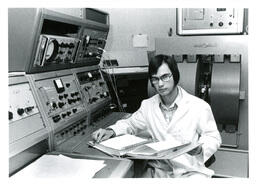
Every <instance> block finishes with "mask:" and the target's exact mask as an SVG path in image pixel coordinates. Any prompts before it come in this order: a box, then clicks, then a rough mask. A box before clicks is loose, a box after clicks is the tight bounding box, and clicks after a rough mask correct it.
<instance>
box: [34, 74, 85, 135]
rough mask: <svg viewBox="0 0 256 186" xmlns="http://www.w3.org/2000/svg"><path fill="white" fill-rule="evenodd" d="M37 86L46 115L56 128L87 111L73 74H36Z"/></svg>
mask: <svg viewBox="0 0 256 186" xmlns="http://www.w3.org/2000/svg"><path fill="white" fill-rule="evenodd" d="M33 77H34V79H35V88H36V91H37V93H38V97H39V99H40V102H41V105H42V107H43V110H44V112H45V113H46V116H47V117H48V118H50V122H51V123H53V128H54V129H55V130H56V129H57V128H58V127H59V126H62V125H63V124H65V123H68V122H69V121H70V120H71V119H72V118H73V117H75V116H79V115H80V114H81V112H82V111H85V108H84V106H83V100H82V96H81V93H80V91H79V89H78V87H77V83H76V80H75V77H74V76H73V74H66V75H65V74H63V75H58V74H55V73H49V74H48V77H44V75H42V74H41V75H40V74H37V75H34V76H33Z"/></svg>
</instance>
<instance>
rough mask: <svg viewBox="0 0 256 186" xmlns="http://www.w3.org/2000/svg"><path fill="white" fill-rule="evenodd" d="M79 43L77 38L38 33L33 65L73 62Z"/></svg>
mask: <svg viewBox="0 0 256 186" xmlns="http://www.w3.org/2000/svg"><path fill="white" fill-rule="evenodd" d="M79 43H80V40H79V39H77V38H72V37H61V36H55V35H40V39H39V43H38V47H37V52H36V58H35V61H34V65H36V66H41V67H42V66H47V65H52V64H59V65H61V64H68V63H74V62H75V58H76V53H77V49H78V46H79Z"/></svg>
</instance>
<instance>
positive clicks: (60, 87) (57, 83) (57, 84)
mask: <svg viewBox="0 0 256 186" xmlns="http://www.w3.org/2000/svg"><path fill="white" fill-rule="evenodd" d="M53 82H54V85H55V88H56V90H57V92H58V93H61V92H64V90H65V89H64V86H63V83H62V81H61V79H55V80H53Z"/></svg>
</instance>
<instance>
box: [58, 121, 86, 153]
mask: <svg viewBox="0 0 256 186" xmlns="http://www.w3.org/2000/svg"><path fill="white" fill-rule="evenodd" d="M87 127H88V120H87V117H85V118H83V119H82V120H80V121H77V122H75V123H74V124H71V125H69V126H67V127H66V128H64V129H63V130H61V131H59V132H57V133H55V134H54V146H55V148H56V147H57V146H58V145H60V144H61V143H63V142H65V141H67V140H69V139H70V138H72V137H74V136H79V135H80V136H84V135H85V133H86V131H87ZM76 143H77V141H75V144H76ZM75 144H74V145H75ZM74 145H71V147H72V148H73V147H74Z"/></svg>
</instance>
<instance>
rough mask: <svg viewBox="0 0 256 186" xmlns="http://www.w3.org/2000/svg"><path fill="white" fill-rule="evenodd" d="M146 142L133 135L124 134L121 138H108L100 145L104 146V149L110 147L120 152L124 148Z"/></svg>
mask: <svg viewBox="0 0 256 186" xmlns="http://www.w3.org/2000/svg"><path fill="white" fill-rule="evenodd" d="M144 141H145V142H146V141H147V139H143V138H140V137H137V136H134V135H130V134H126V135H123V136H117V137H115V138H110V139H108V140H106V141H103V142H101V143H100V144H101V145H104V146H106V147H110V148H113V149H117V150H122V149H123V148H124V147H127V146H130V145H134V144H138V143H141V142H144Z"/></svg>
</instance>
